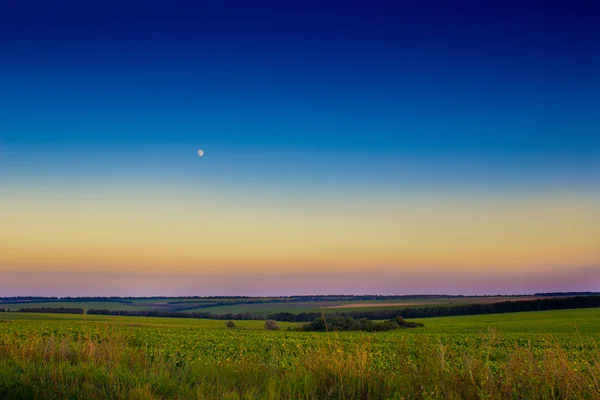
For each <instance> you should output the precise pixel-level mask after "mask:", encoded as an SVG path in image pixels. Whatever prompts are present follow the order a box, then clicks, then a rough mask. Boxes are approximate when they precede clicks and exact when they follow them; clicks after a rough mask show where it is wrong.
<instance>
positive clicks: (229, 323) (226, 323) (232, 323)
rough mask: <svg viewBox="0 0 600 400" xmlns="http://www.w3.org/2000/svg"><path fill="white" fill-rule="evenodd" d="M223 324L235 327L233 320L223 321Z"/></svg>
mask: <svg viewBox="0 0 600 400" xmlns="http://www.w3.org/2000/svg"><path fill="white" fill-rule="evenodd" d="M225 326H226V327H228V328H235V327H236V326H235V322H233V321H227V322H225Z"/></svg>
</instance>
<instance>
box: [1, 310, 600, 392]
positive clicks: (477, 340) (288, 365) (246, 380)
mask: <svg viewBox="0 0 600 400" xmlns="http://www.w3.org/2000/svg"><path fill="white" fill-rule="evenodd" d="M2 318H3V321H5V322H0V398H3V399H4V398H6V399H33V398H36V399H67V398H86V399H88V398H90V399H91V398H96V399H105V398H111V399H112V398H123V399H157V398H160V399H171V398H179V399H194V398H198V399H238V398H270V399H281V398H304V399H325V398H337V399H365V398H369V399H401V398H405V399H409V398H410V399H413V398H414V399H479V398H481V399H484V398H485V399H598V398H600V386H599V381H598V377H599V376H600V359H599V356H598V355H599V354H600V348H599V346H598V345H599V344H600V309H584V310H568V311H544V312H528V313H516V314H495V315H479V316H460V317H443V318H424V319H422V320H420V322H423V323H424V324H425V326H424V327H423V328H419V329H397V330H391V331H388V332H377V333H367V332H331V331H330V332H297V331H288V330H287V328H288V327H290V326H300V325H299V324H295V325H294V324H287V323H282V322H279V323H278V325H279V326H280V328H281V330H280V331H267V330H265V329H264V321H235V324H236V325H237V328H236V329H228V328H227V327H226V325H225V323H224V321H222V320H207V319H171V318H144V317H112V316H104V315H85V314H84V315H68V314H60V315H53V314H33V313H27V314H21V313H5V314H3V316H2ZM8 321H10V322H8Z"/></svg>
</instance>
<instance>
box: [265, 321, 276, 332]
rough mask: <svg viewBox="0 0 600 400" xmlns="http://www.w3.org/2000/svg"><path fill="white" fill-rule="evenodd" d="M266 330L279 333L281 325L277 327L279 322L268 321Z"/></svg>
mask: <svg viewBox="0 0 600 400" xmlns="http://www.w3.org/2000/svg"><path fill="white" fill-rule="evenodd" d="M265 329H266V330H268V331H278V330H279V325H277V321H275V320H272V319H268V320H266V321H265Z"/></svg>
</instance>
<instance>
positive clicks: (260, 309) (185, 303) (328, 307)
mask: <svg viewBox="0 0 600 400" xmlns="http://www.w3.org/2000/svg"><path fill="white" fill-rule="evenodd" d="M528 298H531V297H507V296H501V297H491V296H490V297H481V296H479V297H440V298H422V299H400V300H359V301H354V300H320V301H292V300H293V299H289V298H281V297H268V298H267V297H263V298H248V299H243V298H229V299H228V298H219V299H214V298H213V299H211V298H206V299H202V298H196V299H190V298H167V299H123V300H121V301H119V300H114V301H103V302H99V301H85V300H81V301H60V300H57V301H27V302H24V301H23V300H19V301H10V300H8V301H6V300H5V301H2V300H0V308H6V309H8V310H11V311H16V310H19V309H21V308H41V307H45V308H60V307H65V308H83V309H84V310H89V309H105V310H131V311H140V310H143V311H182V312H208V313H211V314H228V313H232V314H238V313H250V314H255V315H261V316H262V315H265V314H269V313H276V312H291V313H295V314H298V313H303V312H305V313H310V312H313V313H314V312H319V313H320V312H324V313H327V314H330V313H336V312H351V311H377V310H396V309H402V308H407V307H410V308H418V307H426V306H453V305H461V304H474V303H490V302H499V301H514V300H524V299H528ZM250 302H253V303H250ZM222 303H225V304H222ZM194 305H197V306H198V307H197V308H194ZM207 306H209V307H207Z"/></svg>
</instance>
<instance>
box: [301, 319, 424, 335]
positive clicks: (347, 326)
mask: <svg viewBox="0 0 600 400" xmlns="http://www.w3.org/2000/svg"><path fill="white" fill-rule="evenodd" d="M422 326H424V325H423V324H422V323H419V322H407V321H405V320H404V318H402V317H396V318H394V319H391V320H389V321H382V322H375V321H371V320H368V319H366V318H363V319H359V320H356V319H354V318H350V317H346V318H344V317H331V318H325V317H324V316H323V317H319V318H317V319H315V320H314V321H313V322H311V323H309V324H304V325H303V326H302V327H301V328H300V329H299V330H302V331H305V332H339V331H363V332H385V331H391V330H393V329H401V328H418V327H422Z"/></svg>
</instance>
